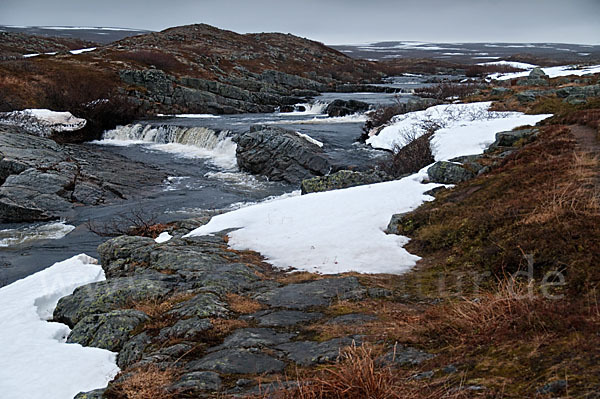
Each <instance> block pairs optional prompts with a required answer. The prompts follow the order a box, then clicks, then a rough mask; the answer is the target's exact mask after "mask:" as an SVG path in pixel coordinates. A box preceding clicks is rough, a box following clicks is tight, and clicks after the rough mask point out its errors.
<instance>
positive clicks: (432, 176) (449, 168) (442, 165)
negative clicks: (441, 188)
mask: <svg viewBox="0 0 600 399" xmlns="http://www.w3.org/2000/svg"><path fill="white" fill-rule="evenodd" d="M427 176H428V177H429V181H430V182H432V183H441V184H457V183H460V182H463V181H467V180H469V179H472V178H473V177H475V174H474V173H473V172H471V171H470V170H468V169H466V168H465V167H464V166H462V165H459V164H456V163H452V162H448V161H438V162H436V163H434V164H433V165H432V166H431V167H430V168H429V169H427Z"/></svg>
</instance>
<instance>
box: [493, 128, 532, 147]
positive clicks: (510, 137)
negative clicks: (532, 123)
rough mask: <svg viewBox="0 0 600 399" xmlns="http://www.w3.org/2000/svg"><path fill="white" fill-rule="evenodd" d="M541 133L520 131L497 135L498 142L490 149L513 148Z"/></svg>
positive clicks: (527, 130) (529, 130)
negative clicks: (518, 143) (521, 141)
mask: <svg viewBox="0 0 600 399" xmlns="http://www.w3.org/2000/svg"><path fill="white" fill-rule="evenodd" d="M538 133H539V130H538V129H520V130H510V131H506V132H498V133H496V141H495V142H494V143H493V144H492V145H491V146H490V147H512V146H514V145H515V144H516V143H517V142H518V141H520V140H524V139H526V140H527V139H530V138H531V137H533V136H536V135H537V134H538Z"/></svg>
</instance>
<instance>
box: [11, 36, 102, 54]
mask: <svg viewBox="0 0 600 399" xmlns="http://www.w3.org/2000/svg"><path fill="white" fill-rule="evenodd" d="M94 45H95V43H93V42H89V41H85V40H81V39H72V38H57V37H43V36H34V35H28V34H23V33H11V32H2V31H0V60H8V59H17V58H20V57H21V56H22V55H23V54H33V53H49V52H65V51H69V50H75V49H80V48H84V47H92V46H94Z"/></svg>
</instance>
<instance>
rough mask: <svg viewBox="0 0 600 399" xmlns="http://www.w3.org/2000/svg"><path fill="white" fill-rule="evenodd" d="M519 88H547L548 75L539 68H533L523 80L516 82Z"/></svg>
mask: <svg viewBox="0 0 600 399" xmlns="http://www.w3.org/2000/svg"><path fill="white" fill-rule="evenodd" d="M517 84H518V85H519V86H548V75H546V73H545V72H544V71H543V70H542V69H541V68H533V69H532V70H531V72H530V73H529V76H527V77H526V78H525V79H521V80H519V81H518V82H517Z"/></svg>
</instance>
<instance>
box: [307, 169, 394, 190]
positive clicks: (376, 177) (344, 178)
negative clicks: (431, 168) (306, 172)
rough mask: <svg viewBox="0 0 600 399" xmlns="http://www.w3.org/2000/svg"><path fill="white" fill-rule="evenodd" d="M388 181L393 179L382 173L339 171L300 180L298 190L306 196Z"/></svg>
mask: <svg viewBox="0 0 600 399" xmlns="http://www.w3.org/2000/svg"><path fill="white" fill-rule="evenodd" d="M389 180H394V178H393V177H392V176H389V175H388V174H386V173H384V172H379V171H375V172H353V171H350V170H340V171H338V172H335V173H332V174H330V175H327V176H318V177H313V178H310V179H304V180H302V184H301V185H300V188H301V190H302V194H308V193H314V192H321V191H330V190H337V189H341V188H348V187H355V186H361V185H365V184H375V183H381V182H384V181H389Z"/></svg>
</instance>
